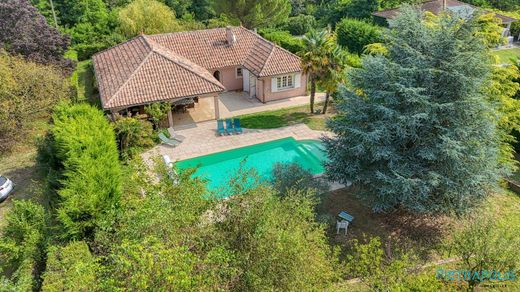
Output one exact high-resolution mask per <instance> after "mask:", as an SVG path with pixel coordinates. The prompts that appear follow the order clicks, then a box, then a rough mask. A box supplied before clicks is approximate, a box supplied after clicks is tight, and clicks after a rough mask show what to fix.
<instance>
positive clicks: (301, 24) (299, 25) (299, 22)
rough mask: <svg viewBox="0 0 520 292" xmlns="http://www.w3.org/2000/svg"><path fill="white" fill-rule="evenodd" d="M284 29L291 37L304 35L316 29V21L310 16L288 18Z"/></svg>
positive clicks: (301, 15)
mask: <svg viewBox="0 0 520 292" xmlns="http://www.w3.org/2000/svg"><path fill="white" fill-rule="evenodd" d="M286 27H287V30H288V31H289V32H290V33H291V34H293V35H304V34H306V33H307V32H309V31H310V30H311V29H314V28H315V27H316V19H315V18H314V16H312V15H304V14H300V15H297V16H294V17H289V19H288V20H287V24H286Z"/></svg>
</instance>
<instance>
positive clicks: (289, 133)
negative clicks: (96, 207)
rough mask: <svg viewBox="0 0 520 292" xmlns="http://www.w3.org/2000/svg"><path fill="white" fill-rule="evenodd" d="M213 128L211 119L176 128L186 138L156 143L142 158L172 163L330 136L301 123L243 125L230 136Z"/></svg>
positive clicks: (214, 125) (329, 133)
mask: <svg viewBox="0 0 520 292" xmlns="http://www.w3.org/2000/svg"><path fill="white" fill-rule="evenodd" d="M215 127H216V124H215V121H211V122H206V123H199V124H197V125H195V126H194V127H192V128H188V129H183V130H179V131H176V132H177V133H178V134H179V135H183V136H185V137H186V139H185V140H184V141H183V142H182V143H181V144H180V145H178V146H177V147H170V146H167V145H157V146H155V147H154V148H152V149H151V150H148V151H146V152H145V153H143V154H142V157H143V159H144V160H145V161H146V162H149V161H152V160H153V157H155V156H163V155H168V156H169V157H170V158H171V160H172V161H174V162H175V161H182V160H186V159H190V158H195V157H200V156H205V155H210V154H214V153H218V152H224V151H227V150H233V149H237V148H241V147H247V146H251V145H254V144H260V143H264V142H270V141H274V140H279V139H284V138H291V137H292V138H294V139H295V140H298V141H302V140H321V138H323V137H331V136H333V133H331V132H327V131H316V130H312V129H310V128H309V127H308V126H307V125H305V124H296V125H291V126H287V127H281V128H275V129H246V128H244V133H243V134H240V135H230V136H219V135H218V134H217V133H216V131H215Z"/></svg>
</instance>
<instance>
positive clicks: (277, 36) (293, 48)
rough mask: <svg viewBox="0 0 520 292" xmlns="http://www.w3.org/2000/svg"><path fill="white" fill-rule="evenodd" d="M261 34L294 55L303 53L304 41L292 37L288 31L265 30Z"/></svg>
mask: <svg viewBox="0 0 520 292" xmlns="http://www.w3.org/2000/svg"><path fill="white" fill-rule="evenodd" d="M259 34H260V35H261V36H263V37H264V38H266V39H267V40H270V41H272V42H273V43H275V44H277V45H279V46H280V47H282V48H284V49H286V50H288V51H289V52H291V53H293V54H296V53H298V52H300V51H302V50H303V48H304V46H303V41H302V40H301V39H299V38H297V37H295V36H293V35H291V34H290V33H289V32H288V31H284V30H276V29H263V30H260V31H259Z"/></svg>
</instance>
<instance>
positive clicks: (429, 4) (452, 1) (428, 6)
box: [374, 0, 518, 24]
mask: <svg viewBox="0 0 520 292" xmlns="http://www.w3.org/2000/svg"><path fill="white" fill-rule="evenodd" d="M442 2H443V0H432V1H426V2H423V3H421V4H418V5H420V8H421V10H422V11H429V12H431V13H433V14H435V15H437V14H440V13H441V12H442V6H443V3H442ZM446 5H447V7H460V6H469V7H472V8H476V9H480V8H478V7H476V6H473V5H471V4H468V3H464V2H461V1H457V0H446ZM397 14H399V8H396V9H388V10H383V11H377V12H374V15H375V16H379V17H383V18H386V19H392V18H394V17H396V16H397ZM496 16H497V17H498V18H500V19H501V20H502V23H504V24H508V23H512V22H516V21H518V19H515V18H512V17H509V16H505V15H502V14H498V13H496Z"/></svg>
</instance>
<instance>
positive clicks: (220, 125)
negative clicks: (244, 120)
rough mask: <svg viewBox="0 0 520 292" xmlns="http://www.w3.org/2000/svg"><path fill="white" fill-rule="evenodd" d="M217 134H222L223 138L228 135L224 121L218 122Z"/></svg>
mask: <svg viewBox="0 0 520 292" xmlns="http://www.w3.org/2000/svg"><path fill="white" fill-rule="evenodd" d="M217 132H218V133H219V134H220V136H223V135H225V134H226V130H225V129H224V121H223V120H218V121H217Z"/></svg>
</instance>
